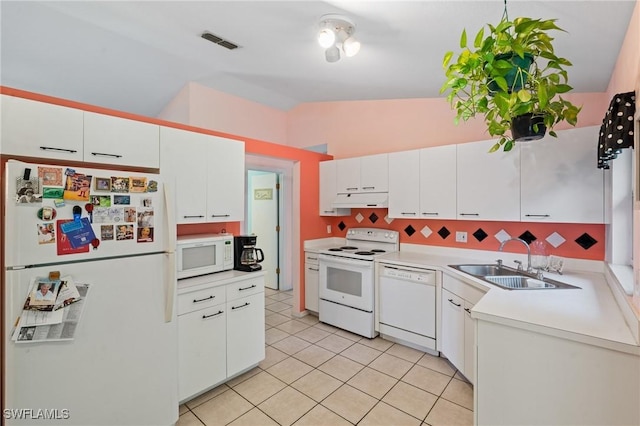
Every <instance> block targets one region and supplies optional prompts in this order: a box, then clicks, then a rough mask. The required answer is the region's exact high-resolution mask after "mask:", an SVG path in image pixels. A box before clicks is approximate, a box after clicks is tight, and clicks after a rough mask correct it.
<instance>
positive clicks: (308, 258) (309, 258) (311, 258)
mask: <svg viewBox="0 0 640 426" xmlns="http://www.w3.org/2000/svg"><path fill="white" fill-rule="evenodd" d="M307 260H315V261H317V260H318V258H317V257H309V256H307Z"/></svg>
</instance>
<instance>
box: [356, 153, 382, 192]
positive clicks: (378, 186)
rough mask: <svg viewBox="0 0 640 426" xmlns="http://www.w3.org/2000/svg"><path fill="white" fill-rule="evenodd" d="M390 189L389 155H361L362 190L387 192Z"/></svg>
mask: <svg viewBox="0 0 640 426" xmlns="http://www.w3.org/2000/svg"><path fill="white" fill-rule="evenodd" d="M388 190H389V155H388V154H377V155H368V156H366V157H360V191H361V192H387V191H388Z"/></svg>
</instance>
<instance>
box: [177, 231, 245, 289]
mask: <svg viewBox="0 0 640 426" xmlns="http://www.w3.org/2000/svg"><path fill="white" fill-rule="evenodd" d="M176 263H177V265H176V266H177V269H178V274H177V276H178V279H183V278H190V277H195V276H198V275H205V274H212V273H214V272H220V271H226V270H229V269H233V235H230V234H224V235H223V234H199V235H184V236H179V237H178V241H177V247H176Z"/></svg>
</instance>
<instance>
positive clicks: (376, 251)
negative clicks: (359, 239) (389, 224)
mask: <svg viewBox="0 0 640 426" xmlns="http://www.w3.org/2000/svg"><path fill="white" fill-rule="evenodd" d="M371 251H372V252H374V253H385V252H386V250H382V249H373V250H371Z"/></svg>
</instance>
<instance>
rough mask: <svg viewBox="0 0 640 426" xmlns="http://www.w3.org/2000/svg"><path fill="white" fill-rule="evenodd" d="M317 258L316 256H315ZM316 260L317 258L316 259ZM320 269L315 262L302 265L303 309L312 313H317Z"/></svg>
mask: <svg viewBox="0 0 640 426" xmlns="http://www.w3.org/2000/svg"><path fill="white" fill-rule="evenodd" d="M316 256H317V255H316ZM316 259H317V257H316ZM319 271H320V269H319V268H318V263H317V262H305V264H304V307H305V309H308V310H310V311H313V312H318V283H319V274H320V272H319Z"/></svg>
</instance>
